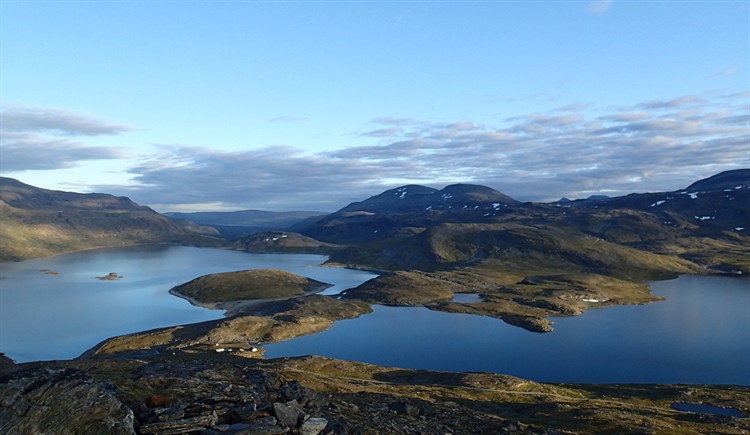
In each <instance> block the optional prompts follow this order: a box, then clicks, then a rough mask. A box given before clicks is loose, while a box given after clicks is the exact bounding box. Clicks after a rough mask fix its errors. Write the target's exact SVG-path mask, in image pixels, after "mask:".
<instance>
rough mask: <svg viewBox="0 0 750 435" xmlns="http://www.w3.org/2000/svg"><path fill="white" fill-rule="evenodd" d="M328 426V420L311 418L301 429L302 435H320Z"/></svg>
mask: <svg viewBox="0 0 750 435" xmlns="http://www.w3.org/2000/svg"><path fill="white" fill-rule="evenodd" d="M326 426H328V420H326V419H325V418H310V419H308V420H307V421H305V422H304V423H302V426H300V428H299V433H300V435H318V434H319V433H321V432H323V429H325V428H326Z"/></svg>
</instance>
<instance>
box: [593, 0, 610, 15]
mask: <svg viewBox="0 0 750 435" xmlns="http://www.w3.org/2000/svg"><path fill="white" fill-rule="evenodd" d="M611 6H612V0H596V1H592V2H591V3H589V6H588V10H589V12H591V13H592V14H603V13H605V12H607V11H608V10H609V8H610V7H611Z"/></svg>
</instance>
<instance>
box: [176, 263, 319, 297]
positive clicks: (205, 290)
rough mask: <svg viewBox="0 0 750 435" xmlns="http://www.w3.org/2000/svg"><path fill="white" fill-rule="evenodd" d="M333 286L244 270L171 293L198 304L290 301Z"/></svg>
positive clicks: (265, 271) (201, 280)
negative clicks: (264, 300) (255, 300)
mask: <svg viewBox="0 0 750 435" xmlns="http://www.w3.org/2000/svg"><path fill="white" fill-rule="evenodd" d="M330 286H331V284H326V283H322V282H320V281H316V280H314V279H310V278H305V277H302V276H299V275H295V274H293V273H291V272H285V271H283V270H276V269H256V270H242V271H238V272H226V273H215V274H211V275H205V276H201V277H199V278H196V279H194V280H192V281H190V282H188V283H186V284H182V285H180V286H177V287H175V288H174V289H172V290H171V292H172V293H173V294H176V295H178V296H185V297H187V298H189V299H192V300H194V301H197V302H198V303H207V304H211V303H219V302H232V301H240V300H252V299H267V298H288V297H292V296H299V295H302V294H305V293H314V292H319V291H322V290H324V289H326V288H328V287H330Z"/></svg>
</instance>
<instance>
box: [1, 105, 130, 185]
mask: <svg viewBox="0 0 750 435" xmlns="http://www.w3.org/2000/svg"><path fill="white" fill-rule="evenodd" d="M131 130H134V128H133V127H131V126H128V125H124V124H115V123H111V122H108V121H105V120H102V119H100V118H97V117H94V116H92V115H89V114H85V113H78V112H73V111H70V110H65V109H56V108H40V107H20V106H4V107H2V109H0V156H2V160H0V172H2V173H9V172H20V171H26V170H39V169H42V170H48V169H61V168H70V167H75V166H77V165H78V164H79V163H80V162H83V161H88V160H102V159H120V158H124V157H125V155H124V153H122V152H121V151H119V150H117V149H116V148H114V147H104V146H92V145H88V144H86V143H83V142H81V141H80V140H77V139H76V138H78V137H90V136H101V135H117V134H120V133H124V132H127V131H131Z"/></svg>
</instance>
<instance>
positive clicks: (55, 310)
mask: <svg viewBox="0 0 750 435" xmlns="http://www.w3.org/2000/svg"><path fill="white" fill-rule="evenodd" d="M326 259H327V257H325V256H321V255H281V254H249V253H246V252H238V251H228V250H220V249H205V248H191V247H184V246H173V245H148V246H135V247H127V248H116V249H101V250H92V251H84V252H76V253H73V254H66V255H60V256H57V257H52V258H43V259H36V260H28V261H23V262H19V263H4V264H0V352H4V353H5V354H7V355H8V356H9V357H11V358H13V359H15V360H16V361H18V362H25V361H34V360H45V359H69V358H74V357H77V356H78V355H80V354H81V353H83V352H84V351H85V350H87V349H89V348H91V347H93V346H94V345H96V344H97V343H99V342H100V341H102V340H104V339H106V338H109V337H113V336H116V335H122V334H127V333H132V332H137V331H143V330H147V329H152V328H159V327H165V326H173V325H180V324H185V323H194V322H201V321H204V320H212V319H217V318H220V317H222V316H223V314H224V311H221V310H207V309H205V308H200V307H195V306H192V305H191V304H190V303H189V302H187V301H185V300H184V299H181V298H178V297H175V296H172V295H170V294H169V293H168V291H169V289H171V288H172V287H174V286H176V285H179V284H182V283H183V282H186V281H189V280H191V279H194V278H197V277H199V276H202V275H206V274H209V273H216V272H228V271H235V270H243V269H260V268H276V269H283V270H287V271H290V272H293V273H296V274H298V275H302V276H305V277H308V278H313V279H317V280H319V281H323V282H328V283H332V284H336V285H335V286H334V287H331V288H329V289H327V290H326V291H325V292H324V293H327V294H336V293H338V292H340V291H342V290H345V289H347V288H351V287H356V286H357V285H359V284H361V283H362V282H364V281H367V280H368V279H370V278H373V277H374V276H376V275H374V274H372V273H369V272H363V271H357V270H349V269H342V268H331V267H322V266H320V264H321V263H322V262H323V261H325V260H326ZM42 269H48V270H51V271H54V272H57V273H58V274H57V275H50V274H45V273H43V272H41V271H40V270H42ZM110 272H115V273H117V274H119V275H121V276H122V277H123V278H122V279H120V280H117V281H102V280H98V279H96V277H97V276H103V275H107V274H108V273H110Z"/></svg>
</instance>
